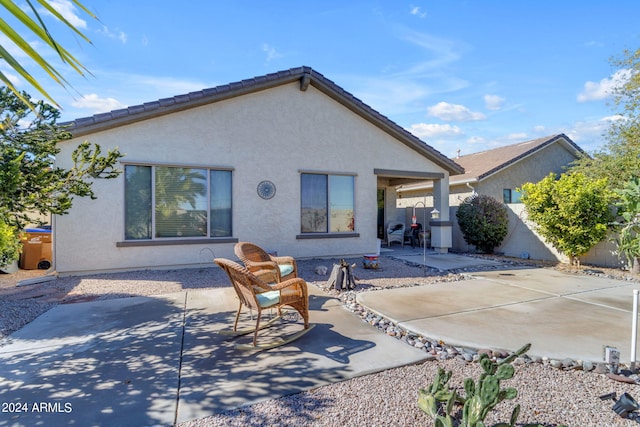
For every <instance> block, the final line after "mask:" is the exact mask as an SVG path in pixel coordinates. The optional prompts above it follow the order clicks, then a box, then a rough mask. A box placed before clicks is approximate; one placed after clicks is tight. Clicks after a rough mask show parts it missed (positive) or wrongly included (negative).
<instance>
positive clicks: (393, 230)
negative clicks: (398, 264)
mask: <svg viewBox="0 0 640 427" xmlns="http://www.w3.org/2000/svg"><path fill="white" fill-rule="evenodd" d="M393 242H400V244H401V245H402V247H403V248H404V224H403V223H401V222H390V223H389V225H388V226H387V246H391V243H393Z"/></svg>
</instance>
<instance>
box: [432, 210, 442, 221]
mask: <svg viewBox="0 0 640 427" xmlns="http://www.w3.org/2000/svg"><path fill="white" fill-rule="evenodd" d="M438 218H440V211H439V210H438V209H436V208H433V210H432V211H431V219H438Z"/></svg>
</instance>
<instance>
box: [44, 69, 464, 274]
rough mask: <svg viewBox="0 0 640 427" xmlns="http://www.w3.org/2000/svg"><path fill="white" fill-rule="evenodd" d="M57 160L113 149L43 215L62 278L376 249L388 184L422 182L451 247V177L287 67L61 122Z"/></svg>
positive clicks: (394, 133) (352, 105) (354, 102)
mask: <svg viewBox="0 0 640 427" xmlns="http://www.w3.org/2000/svg"><path fill="white" fill-rule="evenodd" d="M68 125H69V130H70V132H71V134H72V135H73V139H71V140H69V141H65V142H63V143H62V144H61V145H60V148H61V152H60V154H59V155H58V156H57V159H56V163H57V164H58V165H60V166H61V167H66V168H69V167H71V166H72V165H71V156H70V154H71V152H72V151H73V150H74V149H75V148H76V147H77V146H78V144H80V143H82V142H83V141H85V140H88V141H90V142H91V143H96V144H99V145H100V146H101V147H102V149H103V150H105V151H106V150H108V149H111V148H115V147H118V148H119V150H120V151H121V152H122V153H123V154H125V156H124V157H123V158H122V159H121V162H120V163H121V164H120V168H121V169H122V170H123V171H124V173H123V174H122V175H121V176H120V177H118V178H116V179H112V180H97V181H95V182H94V184H93V188H94V191H95V194H96V196H97V200H76V201H75V203H74V206H73V208H72V210H71V212H70V213H69V214H68V215H63V216H57V217H55V218H54V223H53V230H54V261H53V262H54V268H55V269H56V271H57V272H58V273H60V274H79V273H87V272H101V271H117V270H130V269H146V268H181V267H197V266H201V265H211V260H212V258H213V257H214V256H216V257H227V258H232V259H234V258H235V256H234V254H233V246H234V244H235V243H236V242H238V241H251V242H254V243H256V244H258V245H260V246H262V247H264V248H265V249H267V250H269V251H274V252H277V253H278V254H281V255H285V254H286V255H292V256H295V257H298V258H311V257H334V256H341V257H342V256H344V257H348V256H358V255H361V254H364V253H370V252H375V250H376V247H377V237H378V236H379V231H380V230H381V228H383V227H384V224H385V223H387V222H389V221H391V220H396V219H400V218H404V209H399V208H398V206H397V203H396V197H397V192H396V188H397V187H398V186H399V185H403V184H410V183H416V182H423V181H425V180H426V181H429V182H431V183H432V188H433V190H432V192H433V194H434V196H435V197H434V198H435V205H436V206H437V207H438V209H439V210H440V211H441V212H443V215H442V216H441V218H440V220H439V221H437V222H435V223H434V224H433V230H434V232H433V238H432V241H433V245H434V246H435V247H436V248H437V249H438V250H440V251H443V252H444V251H447V250H448V248H449V247H450V246H451V222H450V221H449V217H448V212H449V209H448V202H449V176H451V175H456V174H460V173H462V172H463V169H462V167H461V166H459V165H458V164H457V163H456V162H455V161H454V160H452V159H449V158H447V157H446V156H444V155H442V154H441V153H440V152H438V151H437V150H435V149H433V148H432V147H430V146H429V145H427V144H426V143H424V142H423V141H421V140H420V139H418V138H416V137H415V136H413V135H412V134H411V133H409V132H407V131H406V130H404V129H403V128H401V127H400V126H398V125H397V124H395V123H394V122H392V121H391V120H389V119H388V118H387V117H385V116H383V115H382V114H380V113H378V112H377V111H375V110H373V109H372V108H371V107H369V106H367V105H365V104H364V103H363V102H362V101H360V100H359V99H357V98H355V97H354V96H353V95H351V94H350V93H348V92H346V91H345V90H344V89H342V88H341V87H339V86H338V85H336V84H335V83H334V82H332V81H331V80H329V79H327V78H325V77H324V76H323V75H322V74H320V73H318V72H317V71H315V70H313V69H311V68H309V67H299V68H293V69H289V70H285V71H281V72H277V73H273V74H268V75H265V76H261V77H256V78H252V79H247V80H242V81H239V82H235V83H231V84H228V85H223V86H219V87H215V88H211V89H205V90H202V91H197V92H192V93H189V94H185V95H179V96H175V97H172V98H168V99H161V100H158V101H154V102H149V103H145V104H143V105H137V106H132V107H129V108H126V109H121V110H116V111H112V112H109V113H104V114H98V115H94V116H91V117H86V118H80V119H77V120H74V121H73V122H70V123H68Z"/></svg>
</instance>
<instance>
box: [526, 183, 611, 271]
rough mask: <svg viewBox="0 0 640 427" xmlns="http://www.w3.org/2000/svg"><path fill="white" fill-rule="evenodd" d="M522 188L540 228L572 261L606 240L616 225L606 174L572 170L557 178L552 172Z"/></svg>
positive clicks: (530, 216)
mask: <svg viewBox="0 0 640 427" xmlns="http://www.w3.org/2000/svg"><path fill="white" fill-rule="evenodd" d="M521 191H522V192H523V195H522V198H521V200H522V202H523V203H524V205H525V208H526V210H527V214H528V216H529V219H530V220H531V221H533V222H535V223H536V229H537V231H538V232H539V233H540V235H542V237H544V238H545V240H546V241H547V242H549V243H550V244H551V245H553V247H554V248H556V249H557V250H558V251H560V252H561V253H563V254H565V255H567V256H568V257H569V259H570V261H571V263H572V264H573V263H575V262H576V261H577V257H579V256H580V255H584V254H585V253H587V252H588V251H589V250H590V249H591V248H592V247H593V246H595V245H596V244H597V243H598V242H600V241H602V240H604V239H605V237H606V236H607V234H608V232H609V230H610V229H611V227H612V223H613V220H614V216H613V213H612V211H611V208H610V203H611V202H612V197H613V193H612V192H611V191H609V190H608V189H607V180H606V179H605V178H601V179H597V180H593V179H590V178H587V177H586V176H585V175H583V174H581V173H572V174H563V175H562V176H561V177H560V179H556V175H555V174H554V173H551V174H549V175H548V176H546V177H545V178H544V179H543V180H542V181H540V182H538V183H536V184H533V183H526V184H524V185H523V186H522V189H521Z"/></svg>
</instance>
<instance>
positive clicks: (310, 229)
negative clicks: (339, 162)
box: [300, 173, 355, 233]
mask: <svg viewBox="0 0 640 427" xmlns="http://www.w3.org/2000/svg"><path fill="white" fill-rule="evenodd" d="M354 187H355V177H354V176H352V175H326V174H315V173H303V174H302V175H301V194H300V199H301V209H300V222H301V228H302V230H301V231H302V232H303V233H344V232H353V231H354V230H355V215H354V212H355V209H354V206H355V202H354V200H355V197H354V194H355V193H354Z"/></svg>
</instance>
